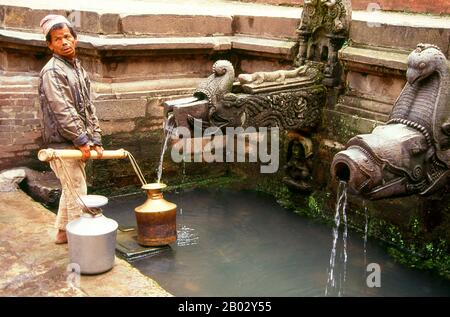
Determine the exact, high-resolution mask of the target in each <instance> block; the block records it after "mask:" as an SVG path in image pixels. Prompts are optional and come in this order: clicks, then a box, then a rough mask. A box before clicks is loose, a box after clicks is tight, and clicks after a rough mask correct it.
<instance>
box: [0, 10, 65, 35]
mask: <svg viewBox="0 0 450 317" xmlns="http://www.w3.org/2000/svg"><path fill="white" fill-rule="evenodd" d="M0 11H3V13H2V15H3V26H5V27H8V28H20V29H29V30H35V31H41V28H40V26H39V23H40V22H41V20H42V18H43V17H45V16H46V15H47V14H60V15H63V16H66V12H65V10H51V11H50V10H42V9H30V8H26V7H19V6H3V5H2V7H1V8H0Z"/></svg>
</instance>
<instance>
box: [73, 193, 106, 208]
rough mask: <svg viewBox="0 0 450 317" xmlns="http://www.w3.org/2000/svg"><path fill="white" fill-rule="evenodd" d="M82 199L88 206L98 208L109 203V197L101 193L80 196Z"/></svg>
mask: <svg viewBox="0 0 450 317" xmlns="http://www.w3.org/2000/svg"><path fill="white" fill-rule="evenodd" d="M80 200H81V201H82V202H83V203H84V205H86V207H88V208H98V207H101V206H104V205H106V204H107V203H108V198H107V197H105V196H101V195H84V196H81V197H80Z"/></svg>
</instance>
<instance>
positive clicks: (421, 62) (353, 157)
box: [331, 44, 450, 199]
mask: <svg viewBox="0 0 450 317" xmlns="http://www.w3.org/2000/svg"><path fill="white" fill-rule="evenodd" d="M449 70H450V68H449V64H448V62H447V59H446V57H445V55H444V54H443V53H442V52H441V51H440V49H439V48H438V47H436V46H434V45H430V44H419V45H417V48H416V49H415V50H414V51H413V52H412V53H411V54H410V55H409V57H408V69H407V72H406V78H407V83H406V85H405V87H404V88H403V90H402V92H401V94H400V96H399V97H398V99H397V101H396V103H395V105H394V107H393V109H392V112H391V115H390V117H389V120H388V122H387V124H386V125H385V126H379V127H377V128H375V129H374V131H373V132H372V133H371V134H364V135H358V136H356V137H354V138H352V139H350V141H349V142H348V143H347V149H346V150H345V151H342V152H339V153H338V154H336V156H335V157H334V160H333V163H332V167H331V172H332V174H333V176H334V177H336V178H338V179H341V180H345V181H347V182H348V184H349V188H350V190H351V191H352V192H353V193H354V194H360V195H362V196H364V197H367V198H369V199H380V198H388V197H395V196H405V195H412V194H419V195H423V196H428V195H431V194H433V193H436V192H437V191H439V190H440V189H442V188H443V187H444V186H445V185H447V183H448V178H449V174H450V172H449V167H450V78H449Z"/></svg>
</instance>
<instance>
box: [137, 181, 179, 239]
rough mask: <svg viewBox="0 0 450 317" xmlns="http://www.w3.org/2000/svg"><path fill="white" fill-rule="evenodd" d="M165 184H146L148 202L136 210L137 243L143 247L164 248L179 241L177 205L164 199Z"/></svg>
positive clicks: (144, 187) (144, 186)
mask: <svg viewBox="0 0 450 317" xmlns="http://www.w3.org/2000/svg"><path fill="white" fill-rule="evenodd" d="M165 187H167V185H166V184H163V183H152V184H145V185H143V186H142V189H144V190H146V191H147V200H146V201H145V203H144V204H142V205H140V206H138V207H136V208H135V209H134V211H135V215H136V221H137V232H138V236H137V241H138V243H139V244H140V245H143V246H162V245H167V244H171V243H173V242H175V241H177V224H176V216H177V205H175V204H173V203H171V202H168V201H167V200H165V199H164V197H163V194H162V189H163V188H165Z"/></svg>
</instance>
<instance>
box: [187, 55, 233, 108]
mask: <svg viewBox="0 0 450 317" xmlns="http://www.w3.org/2000/svg"><path fill="white" fill-rule="evenodd" d="M212 71H213V72H212V74H211V75H210V76H209V77H208V78H207V79H206V80H205V81H203V82H202V83H201V84H200V85H199V86H198V88H197V89H196V90H195V92H194V97H197V98H199V99H207V100H208V101H209V114H212V113H214V111H215V110H216V109H217V107H218V103H219V102H220V100H222V98H223V96H224V95H225V94H226V93H229V92H231V89H232V88H233V82H234V68H233V65H232V64H231V63H230V62H229V61H227V60H218V61H217V62H215V63H214V65H213V69H212Z"/></svg>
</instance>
